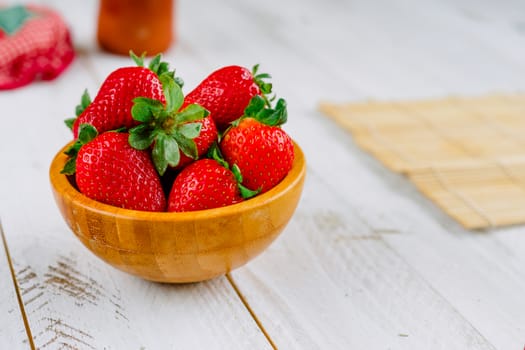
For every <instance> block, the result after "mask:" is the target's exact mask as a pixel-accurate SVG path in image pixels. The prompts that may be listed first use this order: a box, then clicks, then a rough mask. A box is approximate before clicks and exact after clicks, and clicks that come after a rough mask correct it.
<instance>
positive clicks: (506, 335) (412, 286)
mask: <svg viewBox="0 0 525 350" xmlns="http://www.w3.org/2000/svg"><path fill="white" fill-rule="evenodd" d="M37 2H38V1H37ZM4 3H14V1H7V2H6V1H4ZM41 3H44V4H47V5H50V6H53V7H54V8H56V9H58V10H59V11H61V12H62V14H63V15H64V16H65V17H66V19H67V20H68V22H69V23H70V24H71V28H72V32H73V35H74V40H75V45H76V47H77V51H78V57H77V59H76V60H75V62H74V63H73V65H72V66H71V67H70V68H69V69H68V70H67V71H66V72H65V73H64V74H63V75H62V76H61V77H60V78H59V79H57V80H55V81H53V82H51V83H36V84H32V85H31V86H28V87H25V88H22V89H18V90H14V91H8V92H1V93H0V111H1V112H0V120H1V129H0V130H1V134H0V161H1V162H0V164H1V174H2V175H1V179H2V181H0V218H1V224H2V226H3V233H2V236H3V238H5V239H4V240H2V241H0V286H1V288H0V315H1V317H0V349H31V348H36V349H46V350H48V349H137V350H138V349H147V350H150V349H272V348H279V349H447V350H450V349H461V350H464V349H476V350H478V349H501V350H510V349H523V347H524V345H525V254H524V251H525V226H516V227H512V228H506V229H497V230H490V231H486V232H470V231H466V230H463V229H462V228H461V227H460V226H459V225H458V224H456V223H455V222H454V221H453V220H451V219H450V218H449V217H447V216H446V215H445V214H443V213H442V212H441V211H440V210H439V209H437V208H436V207H435V206H434V205H433V204H432V203H431V202H430V201H429V200H427V199H425V198H424V197H423V196H422V195H420V194H419V193H418V192H417V190H416V189H415V188H414V186H413V185H411V184H410V183H409V182H408V181H407V180H406V179H405V178H403V177H402V176H400V175H396V174H393V173H392V172H390V171H389V170H387V169H386V168H384V167H383V166H382V165H381V164H380V163H379V162H378V161H376V160H375V159H374V158H372V157H371V156H369V155H367V154H366V153H364V152H363V151H361V150H360V149H359V148H357V147H356V145H355V144H354V143H353V141H352V138H351V137H350V136H349V134H347V133H346V132H344V131H342V130H340V129H339V128H338V126H337V125H335V124H334V123H333V122H331V121H330V120H329V119H328V118H326V117H324V116H323V115H321V114H320V113H319V112H318V111H317V105H318V103H319V101H320V100H328V101H334V102H339V101H340V102H342V101H357V100H363V99H368V98H377V99H398V98H399V99H401V98H402V99H408V98H411V99H412V98H420V97H443V96H447V95H451V94H461V95H472V94H480V93H487V92H515V91H523V90H525V3H524V2H523V1H518V0H502V1H489V0H477V1H474V0H461V1H458V0H443V1H437V0H398V1H387V0H383V1H367V0H354V1H350V0H346V1H335V0H324V1H315V0H290V1H278V0H269V1H253V0H248V1H241V0H223V1H213V0H201V1H192V0H178V3H177V32H178V33H177V34H178V39H177V43H176V45H175V46H174V47H173V48H172V49H171V50H170V51H169V52H167V53H166V55H165V58H166V59H167V60H169V61H170V62H171V63H172V66H174V67H176V68H177V70H178V73H179V74H180V75H181V76H183V77H184V78H185V81H186V87H187V88H189V87H192V86H195V85H196V84H197V83H198V82H199V81H200V79H202V78H203V77H204V76H205V75H207V74H208V73H209V72H210V71H211V70H212V69H215V68H218V67H219V66H222V65H228V64H240V65H245V66H252V65H253V64H255V63H260V64H261V68H262V69H263V70H264V71H268V72H271V73H272V75H273V83H274V86H275V91H276V92H277V93H278V95H279V96H281V97H285V98H286V99H287V100H288V103H289V115H290V117H289V122H288V124H287V125H286V126H285V128H286V130H287V131H288V132H289V133H290V134H291V135H292V137H293V138H294V139H295V140H297V142H298V143H299V144H300V145H301V146H302V147H303V149H304V151H305V154H306V158H307V161H308V175H307V181H306V184H305V189H304V194H303V197H302V200H301V203H300V205H299V207H298V209H297V212H296V214H295V216H294V218H293V219H292V221H291V223H290V224H289V226H288V227H287V228H286V229H285V231H284V232H283V234H282V235H281V236H280V237H279V239H278V240H277V241H276V242H275V243H274V244H273V245H272V246H271V247H270V248H269V249H268V250H267V251H266V252H265V253H264V254H262V255H261V256H260V257H258V258H257V259H255V260H254V261H252V262H251V263H249V264H248V265H246V266H245V267H242V268H240V269H238V270H235V271H233V272H232V273H231V274H230V275H229V276H227V277H220V278H216V279H214V280H211V281H209V282H204V283H198V284H191V285H159V284H154V283H149V282H145V281H142V280H140V279H137V278H135V277H132V276H128V275H126V274H124V273H121V272H119V271H117V270H115V269H113V268H111V267H109V266H107V265H106V264H104V263H103V262H101V261H100V260H98V259H97V258H96V257H94V256H93V255H91V253H89V252H88V251H87V250H86V249H85V248H84V247H83V246H82V245H81V243H80V242H79V241H78V240H77V239H76V238H75V237H74V236H73V234H72V233H71V232H70V231H69V229H68V228H67V227H66V225H65V223H64V221H63V220H62V218H61V216H60V214H59V212H58V210H57V208H56V206H55V204H54V201H53V198H52V195H51V190H50V185H49V182H48V175H47V171H48V166H49V163H50V161H51V158H52V157H53V155H54V154H55V153H56V152H57V150H58V149H59V148H60V147H61V146H62V145H63V144H65V143H66V142H67V141H69V140H70V139H71V134H70V132H69V131H68V130H67V129H66V128H65V127H64V126H63V124H62V120H63V119H65V118H67V117H70V116H71V115H72V113H73V110H74V106H75V105H76V103H77V100H78V98H79V96H80V94H81V93H82V91H83V90H84V88H88V89H89V91H90V92H91V93H92V94H94V93H95V92H96V91H97V88H98V86H99V84H100V83H101V81H102V79H103V78H104V77H105V76H106V75H107V74H108V73H109V72H110V71H111V70H113V69H115V68H116V67H118V66H122V65H129V64H130V60H129V59H128V58H126V57H119V56H112V55H110V54H107V53H103V52H101V51H100V50H98V48H97V46H96V44H95V39H94V38H95V19H96V12H97V4H96V2H95V1H65V0H63V1H60V0H55V1H41ZM0 64H1V63H0ZM524 210H525V208H524ZM4 248H5V249H4Z"/></svg>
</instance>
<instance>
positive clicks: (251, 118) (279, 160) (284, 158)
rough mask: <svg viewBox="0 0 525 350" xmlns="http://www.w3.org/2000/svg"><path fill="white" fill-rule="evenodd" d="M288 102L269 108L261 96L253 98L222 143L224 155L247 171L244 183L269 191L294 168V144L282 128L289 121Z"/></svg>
mask: <svg viewBox="0 0 525 350" xmlns="http://www.w3.org/2000/svg"><path fill="white" fill-rule="evenodd" d="M286 119H287V112H286V102H285V101H284V100H282V99H280V100H279V101H278V102H277V104H276V107H275V109H270V108H265V101H264V100H263V98H262V97H260V96H255V97H253V98H252V100H251V102H250V105H249V106H248V107H247V108H246V110H245V115H244V116H243V117H241V118H240V119H239V121H237V122H236V123H234V125H233V126H232V127H231V128H230V129H228V130H227V132H226V134H225V135H224V137H223V138H222V141H221V143H220V149H221V151H222V154H223V155H224V159H225V160H226V161H227V162H228V163H229V164H235V165H237V166H238V167H239V169H240V171H241V172H242V174H243V177H244V181H243V182H242V184H243V185H244V186H246V187H247V188H249V189H251V190H256V189H259V190H260V191H261V192H266V191H268V190H269V189H271V188H272V187H274V186H275V185H277V184H278V183H279V182H280V181H281V180H282V179H283V178H284V177H285V176H286V174H288V172H289V171H290V169H291V168H292V163H293V160H294V146H293V142H292V140H291V138H290V137H289V136H288V134H286V132H285V131H284V130H283V129H281V127H280V125H282V124H283V123H285V122H286Z"/></svg>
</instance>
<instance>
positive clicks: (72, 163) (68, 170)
mask: <svg viewBox="0 0 525 350" xmlns="http://www.w3.org/2000/svg"><path fill="white" fill-rule="evenodd" d="M76 171H77V158H76V157H74V158H69V159H68V160H67V162H66V164H64V168H62V170H61V171H60V174H66V175H73V174H74V173H76Z"/></svg>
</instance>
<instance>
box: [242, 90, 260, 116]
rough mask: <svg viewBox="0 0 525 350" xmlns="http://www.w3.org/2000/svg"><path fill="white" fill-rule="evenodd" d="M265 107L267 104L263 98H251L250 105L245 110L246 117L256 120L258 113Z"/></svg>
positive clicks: (256, 96)
mask: <svg viewBox="0 0 525 350" xmlns="http://www.w3.org/2000/svg"><path fill="white" fill-rule="evenodd" d="M264 107H265V102H264V99H263V98H262V96H260V95H255V96H253V97H252V98H251V100H250V103H248V106H246V108H245V109H244V115H245V116H247V117H252V118H255V117H256V116H257V113H259V112H260V111H262V110H263V109H264Z"/></svg>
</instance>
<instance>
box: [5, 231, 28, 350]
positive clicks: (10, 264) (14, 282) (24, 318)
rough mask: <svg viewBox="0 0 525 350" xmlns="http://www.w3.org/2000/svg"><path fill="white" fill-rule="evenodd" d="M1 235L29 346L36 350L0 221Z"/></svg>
mask: <svg viewBox="0 0 525 350" xmlns="http://www.w3.org/2000/svg"><path fill="white" fill-rule="evenodd" d="M0 235H1V236H2V242H3V244H4V250H5V256H6V258H7V264H8V265H9V270H10V272H11V278H12V279H13V285H14V287H15V292H16V298H17V300H18V307H19V308H20V313H21V314H22V319H23V320H24V327H25V329H26V334H27V339H28V341H29V346H30V347H31V350H35V349H36V348H35V343H34V342H33V335H32V334H31V329H30V328H29V321H28V320H27V315H26V311H25V308H24V303H23V301H22V295H21V294H20V289H19V288H18V284H17V283H16V274H15V269H14V267H13V262H12V260H11V255H10V254H9V249H8V248H7V240H6V238H5V234H4V229H3V227H2V222H1V221H0Z"/></svg>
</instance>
